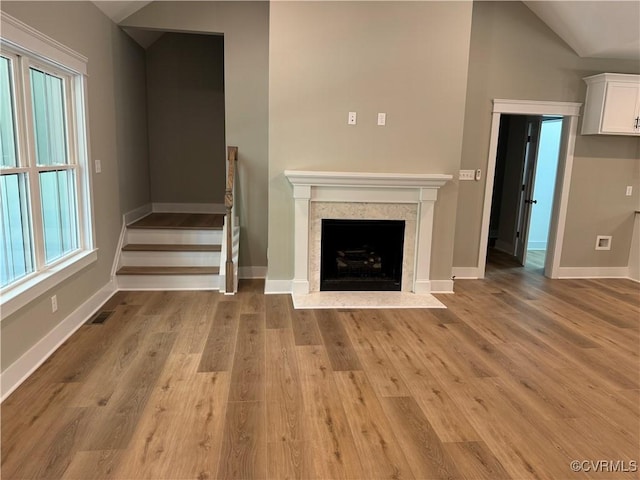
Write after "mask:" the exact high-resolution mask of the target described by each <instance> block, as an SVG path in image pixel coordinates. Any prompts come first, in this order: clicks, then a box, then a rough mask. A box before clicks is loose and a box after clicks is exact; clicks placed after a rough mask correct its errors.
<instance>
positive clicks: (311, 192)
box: [284, 170, 452, 305]
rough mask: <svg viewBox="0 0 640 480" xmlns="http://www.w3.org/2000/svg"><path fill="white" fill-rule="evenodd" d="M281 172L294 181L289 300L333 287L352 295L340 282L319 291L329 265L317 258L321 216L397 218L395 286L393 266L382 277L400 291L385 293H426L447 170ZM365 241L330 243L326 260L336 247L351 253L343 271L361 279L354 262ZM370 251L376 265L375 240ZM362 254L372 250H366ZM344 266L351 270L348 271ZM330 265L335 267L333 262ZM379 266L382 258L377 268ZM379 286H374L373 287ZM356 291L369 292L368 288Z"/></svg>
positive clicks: (365, 246) (362, 274)
mask: <svg viewBox="0 0 640 480" xmlns="http://www.w3.org/2000/svg"><path fill="white" fill-rule="evenodd" d="M284 173H285V176H286V177H287V178H288V179H289V182H290V183H291V185H292V186H293V198H294V214H295V217H294V218H295V229H294V230H295V231H294V278H293V279H292V281H291V291H292V293H293V295H294V304H296V298H298V300H300V298H301V296H304V295H309V294H316V293H317V294H321V295H325V296H327V295H328V296H335V295H336V294H338V293H340V292H339V291H338V290H342V291H343V292H347V293H349V294H354V292H353V290H351V291H349V290H348V289H347V288H345V287H342V288H340V289H338V288H335V289H332V290H333V291H325V292H323V291H322V290H327V288H326V287H325V286H324V285H323V286H321V285H320V284H321V277H323V278H324V277H325V275H326V273H327V271H326V269H327V268H328V267H324V268H323V266H322V261H321V257H322V246H321V243H322V242H321V237H322V230H323V227H322V225H323V222H324V221H325V220H347V221H358V222H359V221H368V220H376V221H398V222H400V223H402V224H404V227H403V228H404V229H403V231H402V233H403V240H402V242H403V243H402V248H401V249H400V250H401V253H400V257H399V262H400V264H401V268H400V270H399V275H400V282H399V283H400V288H397V285H396V284H397V283H398V281H397V278H396V277H395V275H396V273H397V272H398V269H395V270H393V272H392V273H386V274H385V275H389V277H386V278H388V280H391V279H393V281H387V284H389V283H393V286H394V288H395V290H399V292H392V291H391V292H389V291H388V293H386V294H385V295H391V294H396V293H397V294H398V295H400V294H406V293H409V292H413V293H416V294H426V293H429V292H431V281H430V279H429V273H430V264H431V238H432V229H433V216H434V205H435V202H436V199H437V192H438V188H440V187H441V186H442V185H444V184H445V183H446V182H447V181H449V180H451V178H452V177H451V175H447V174H424V173H423V174H421V173H360V172H317V171H301V170H286V171H285V172H284ZM374 237H375V236H374ZM369 241H370V240H367V241H365V242H362V241H360V242H357V243H356V244H346V245H344V246H341V247H336V246H334V247H332V249H333V250H334V252H333V253H331V254H330V255H329V258H330V260H328V261H329V262H332V263H333V264H334V265H337V264H338V262H337V259H336V255H338V256H341V254H340V253H338V251H339V250H340V251H342V252H343V254H344V256H347V255H349V256H350V257H349V260H350V262H345V263H347V268H346V269H345V267H343V269H345V270H343V272H344V273H345V276H347V277H348V276H351V277H353V276H354V275H355V274H356V273H357V276H359V277H360V278H358V280H362V279H363V278H364V277H365V272H364V271H361V272H360V273H358V272H356V271H355V267H356V266H357V263H358V262H361V263H362V264H364V261H365V260H367V259H366V255H365V252H362V250H371V244H370V243H368V242H369ZM347 251H350V252H347ZM359 251H360V252H359ZM372 251H373V252H374V255H372V256H371V257H372V260H373V265H375V263H376V259H377V257H381V259H382V257H383V256H382V255H381V254H380V247H378V246H377V245H375V246H374V248H373V250H372ZM367 253H368V254H371V251H369V252H367ZM359 255H360V257H358V256H359ZM367 261H368V260H367ZM380 263H381V262H380ZM349 265H351V267H353V270H350V267H349ZM367 265H369V264H367ZM385 265H386V261H385ZM333 268H336V270H337V266H336V267H333ZM367 268H368V270H369V273H370V272H371V270H372V268H373V269H375V268H377V267H367ZM382 268H383V267H382V263H381V264H380V269H382ZM323 270H325V272H324V273H323ZM334 273H337V272H334ZM336 276H337V275H336ZM350 288H353V287H350ZM358 288H360V287H358ZM378 288H379V287H378V286H376V290H377V289H378ZM376 290H372V291H376ZM355 293H358V292H355ZM361 294H362V295H368V296H371V295H372V294H371V293H368V292H362V293H361ZM373 295H374V296H375V294H373ZM338 303H339V302H338ZM338 303H336V305H337V304H338ZM408 303H411V302H408Z"/></svg>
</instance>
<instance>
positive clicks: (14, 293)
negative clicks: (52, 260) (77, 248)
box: [0, 249, 98, 318]
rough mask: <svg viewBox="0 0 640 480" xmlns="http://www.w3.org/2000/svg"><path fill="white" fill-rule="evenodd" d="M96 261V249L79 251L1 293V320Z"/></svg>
mask: <svg viewBox="0 0 640 480" xmlns="http://www.w3.org/2000/svg"><path fill="white" fill-rule="evenodd" d="M96 260H98V250H97V249H94V250H84V251H81V252H79V253H77V254H75V255H73V256H72V257H69V258H67V259H66V260H64V261H62V262H60V263H58V264H56V265H55V266H53V267H51V268H50V269H48V270H46V271H44V272H41V273H38V274H36V275H35V276H33V277H32V278H30V279H28V280H26V281H24V282H23V283H21V284H19V285H16V286H15V287H13V288H10V289H8V290H7V291H6V292H3V293H2V295H1V300H0V307H1V308H2V310H1V313H2V315H1V318H6V317H8V316H9V315H12V314H13V313H15V312H16V311H18V310H19V309H21V308H22V307H24V306H25V305H27V304H28V303H29V302H32V301H33V300H35V299H36V298H38V297H39V296H41V295H43V294H44V293H46V292H47V291H48V290H50V289H51V288H53V287H55V286H56V285H58V284H60V283H61V282H63V281H65V280H66V279H67V278H69V277H71V276H72V275H74V274H76V273H77V272H79V271H80V270H82V269H83V268H85V267H86V266H88V265H91V264H92V263H93V262H95V261H96Z"/></svg>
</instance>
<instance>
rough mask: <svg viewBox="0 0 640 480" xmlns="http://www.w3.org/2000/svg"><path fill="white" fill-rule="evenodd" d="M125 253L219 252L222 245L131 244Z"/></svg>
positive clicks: (127, 246) (126, 247)
mask: <svg viewBox="0 0 640 480" xmlns="http://www.w3.org/2000/svg"><path fill="white" fill-rule="evenodd" d="M122 250H123V251H125V252H219V251H221V250H222V245H211V244H202V245H200V244H195V243H194V244H179V243H171V244H165V243H129V244H127V245H125V246H124V247H122Z"/></svg>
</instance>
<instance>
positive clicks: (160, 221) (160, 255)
mask: <svg viewBox="0 0 640 480" xmlns="http://www.w3.org/2000/svg"><path fill="white" fill-rule="evenodd" d="M223 222H224V215H222V214H215V213H214V214H204V213H197V214H187V213H157V212H156V213H151V214H149V215H146V216H145V217H143V218H141V219H139V220H137V221H135V222H133V223H131V224H129V225H127V226H126V231H125V234H124V235H125V238H124V242H123V243H124V245H123V247H122V249H121V251H120V255H119V259H118V265H117V268H116V279H117V284H118V289H120V290H219V289H220V263H221V261H222V258H221V248H222V243H223V242H222V239H223Z"/></svg>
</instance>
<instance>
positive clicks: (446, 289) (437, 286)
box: [430, 280, 453, 293]
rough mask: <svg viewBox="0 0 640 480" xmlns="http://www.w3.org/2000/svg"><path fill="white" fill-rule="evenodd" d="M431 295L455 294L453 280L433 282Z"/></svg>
mask: <svg viewBox="0 0 640 480" xmlns="http://www.w3.org/2000/svg"><path fill="white" fill-rule="evenodd" d="M430 293H453V280H431V292H430Z"/></svg>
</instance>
